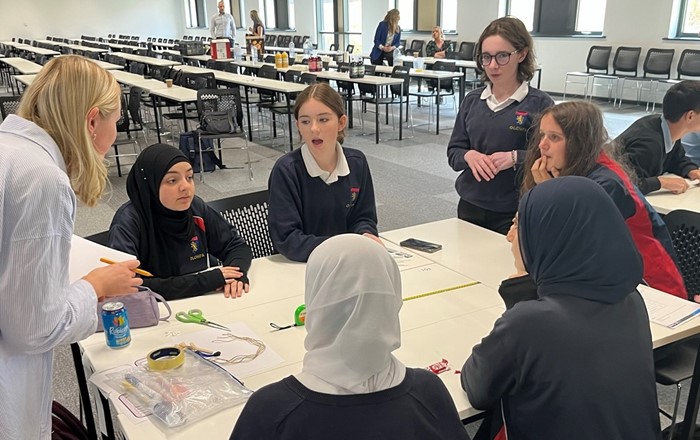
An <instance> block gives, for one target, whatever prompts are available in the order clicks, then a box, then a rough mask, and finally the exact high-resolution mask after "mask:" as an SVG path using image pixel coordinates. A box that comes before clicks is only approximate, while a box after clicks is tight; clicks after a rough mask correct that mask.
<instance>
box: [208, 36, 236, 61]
mask: <svg viewBox="0 0 700 440" xmlns="http://www.w3.org/2000/svg"><path fill="white" fill-rule="evenodd" d="M209 44H210V45H211V46H210V47H211V58H212V59H213V60H222V59H228V58H231V41H229V39H228V38H222V39H220V40H211V41H210V42H209Z"/></svg>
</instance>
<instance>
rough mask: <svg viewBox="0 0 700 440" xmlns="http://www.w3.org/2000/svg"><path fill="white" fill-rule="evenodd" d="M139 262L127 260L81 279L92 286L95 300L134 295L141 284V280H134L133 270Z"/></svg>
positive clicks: (92, 272)
mask: <svg viewBox="0 0 700 440" xmlns="http://www.w3.org/2000/svg"><path fill="white" fill-rule="evenodd" d="M139 264H140V263H139V260H127V261H122V262H119V263H115V264H110V265H109V266H106V267H99V268H97V269H94V270H92V271H91V272H90V273H88V274H87V275H85V276H84V277H83V279H84V280H85V281H87V282H88V283H90V284H92V287H93V288H94V289H95V294H96V295H97V298H104V297H109V296H117V295H124V294H125V293H136V292H137V291H138V289H137V288H136V287H137V286H140V285H141V284H142V283H143V280H142V279H141V278H136V276H135V275H136V273H135V270H136V268H137V267H138V266H139Z"/></svg>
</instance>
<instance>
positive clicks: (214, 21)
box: [209, 2, 236, 46]
mask: <svg viewBox="0 0 700 440" xmlns="http://www.w3.org/2000/svg"><path fill="white" fill-rule="evenodd" d="M218 7H219V13H218V14H214V16H213V17H212V18H211V24H210V25H209V32H211V37H212V38H213V39H217V38H228V39H229V40H231V46H233V40H234V39H235V38H236V22H235V21H234V19H233V15H231V14H229V13H227V12H225V11H224V2H219V4H218Z"/></svg>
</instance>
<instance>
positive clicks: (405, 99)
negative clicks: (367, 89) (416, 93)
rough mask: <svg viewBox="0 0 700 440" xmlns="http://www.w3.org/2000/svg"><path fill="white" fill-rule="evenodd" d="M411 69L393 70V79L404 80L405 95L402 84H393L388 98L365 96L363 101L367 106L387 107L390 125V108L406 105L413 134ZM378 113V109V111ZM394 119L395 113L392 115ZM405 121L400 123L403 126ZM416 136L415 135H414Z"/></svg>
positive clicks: (395, 68) (402, 67) (399, 68)
mask: <svg viewBox="0 0 700 440" xmlns="http://www.w3.org/2000/svg"><path fill="white" fill-rule="evenodd" d="M409 71H410V68H409V67H404V66H394V67H393V69H392V73H391V77H392V78H401V79H403V94H401V84H391V85H390V86H389V90H390V93H389V95H388V96H363V97H362V101H363V102H364V103H366V104H374V105H375V106H376V107H379V106H380V105H383V106H384V107H385V112H384V113H385V114H386V118H387V121H386V123H387V124H388V119H389V106H390V105H406V112H407V113H406V118H407V119H410V120H411V126H410V128H411V131H412V132H413V115H412V114H411V106H410V105H409V97H410V90H409V85H410V78H411V77H410V75H409ZM376 111H378V109H377V110H376ZM392 118H393V113H392ZM402 123H403V121H399V124H402ZM413 135H414V136H415V133H413Z"/></svg>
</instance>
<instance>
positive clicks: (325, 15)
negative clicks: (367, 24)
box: [316, 0, 366, 53]
mask: <svg viewBox="0 0 700 440" xmlns="http://www.w3.org/2000/svg"><path fill="white" fill-rule="evenodd" d="M362 1H366V0H316V23H317V24H318V36H317V41H318V47H319V49H330V47H331V45H335V48H336V49H337V50H343V49H346V48H347V47H348V45H352V46H353V50H352V51H351V52H352V53H362V52H363V50H362Z"/></svg>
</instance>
